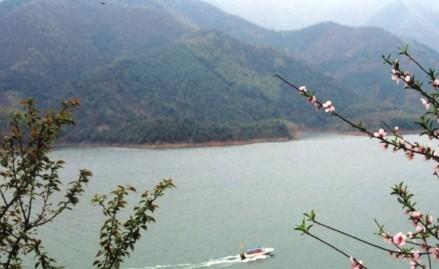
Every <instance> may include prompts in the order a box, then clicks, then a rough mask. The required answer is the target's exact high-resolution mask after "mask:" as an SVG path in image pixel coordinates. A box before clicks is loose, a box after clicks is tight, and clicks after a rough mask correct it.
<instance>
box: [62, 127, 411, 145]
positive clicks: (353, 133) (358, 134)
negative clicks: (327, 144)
mask: <svg viewBox="0 0 439 269" xmlns="http://www.w3.org/2000/svg"><path fill="white" fill-rule="evenodd" d="M406 134H407V135H410V134H417V132H416V131H413V132H407V133H406ZM326 135H337V136H353V137H361V136H364V137H368V136H367V135H365V134H363V133H361V132H357V131H347V132H342V131H317V130H312V131H311V130H304V131H301V132H299V133H298V134H297V135H296V136H294V137H293V138H288V137H280V138H258V139H250V140H231V141H209V142H203V143H191V142H183V143H143V144H124V143H89V142H80V143H68V142H62V143H58V144H56V145H55V147H54V148H69V147H115V148H134V149H135V148H138V149H185V148H206V147H233V146H244V145H252V144H263V143H283V142H290V141H300V140H303V139H309V138H312V137H321V136H326Z"/></svg>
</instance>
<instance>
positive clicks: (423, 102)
mask: <svg viewBox="0 0 439 269" xmlns="http://www.w3.org/2000/svg"><path fill="white" fill-rule="evenodd" d="M420 100H421V102H422V105H423V106H424V108H425V110H429V109H430V103H429V102H428V101H427V100H426V99H424V98H421V99H420Z"/></svg>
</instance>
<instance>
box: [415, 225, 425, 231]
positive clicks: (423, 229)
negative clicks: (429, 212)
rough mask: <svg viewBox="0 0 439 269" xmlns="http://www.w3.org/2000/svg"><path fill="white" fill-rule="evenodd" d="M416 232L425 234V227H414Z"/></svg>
mask: <svg viewBox="0 0 439 269" xmlns="http://www.w3.org/2000/svg"><path fill="white" fill-rule="evenodd" d="M416 232H418V233H423V232H425V227H423V226H419V225H418V226H416Z"/></svg>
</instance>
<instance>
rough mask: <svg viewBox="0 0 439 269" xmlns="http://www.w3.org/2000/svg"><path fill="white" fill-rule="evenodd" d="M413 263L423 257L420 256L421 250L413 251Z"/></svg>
mask: <svg viewBox="0 0 439 269" xmlns="http://www.w3.org/2000/svg"><path fill="white" fill-rule="evenodd" d="M411 254H412V256H411V261H418V260H419V258H420V257H421V255H420V254H419V250H412V251H411Z"/></svg>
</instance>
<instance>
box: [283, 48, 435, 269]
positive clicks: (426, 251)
mask: <svg viewBox="0 0 439 269" xmlns="http://www.w3.org/2000/svg"><path fill="white" fill-rule="evenodd" d="M400 55H402V56H405V57H407V58H408V59H409V60H410V61H411V62H413V63H415V64H416V65H417V67H419V69H420V70H421V71H422V72H423V73H425V74H426V75H427V80H428V81H429V84H430V86H429V87H426V86H425V83H423V81H421V80H418V79H417V78H415V76H414V75H413V74H411V73H410V72H408V71H405V70H402V69H401V66H400V61H399V59H394V58H392V56H390V55H389V56H383V59H384V62H385V63H386V64H389V65H390V66H391V67H392V75H391V78H392V80H393V81H395V82H396V83H398V84H399V83H402V84H403V85H404V88H405V89H407V90H413V91H415V92H416V93H418V94H419V95H420V97H421V98H420V101H421V104H422V105H423V106H424V108H425V112H424V113H423V114H422V115H421V116H420V118H419V120H418V121H417V122H416V124H417V125H418V126H419V127H420V128H421V129H422V131H421V133H420V135H421V136H427V137H428V138H429V139H430V140H432V141H436V140H438V139H439V127H438V126H437V123H438V122H439V92H438V90H439V74H438V72H436V71H435V70H433V69H426V68H424V67H423V66H422V65H421V64H420V63H419V62H418V61H417V60H416V59H415V58H414V57H413V56H412V55H411V54H410V53H409V51H408V47H407V46H406V47H403V48H401V51H400ZM275 77H277V78H279V79H280V80H282V81H283V82H284V83H286V84H287V85H289V86H291V87H292V88H294V89H295V90H296V91H297V92H298V93H299V94H300V95H301V96H303V97H304V98H306V100H307V101H308V102H309V103H310V104H311V105H313V106H314V107H315V108H316V110H317V111H319V110H324V111H325V112H326V113H328V114H330V115H332V116H333V117H336V118H338V119H340V120H342V121H343V122H345V123H346V124H348V125H350V126H351V127H353V128H354V129H356V130H357V131H359V132H361V133H363V134H365V135H367V136H369V137H370V138H373V139H376V140H378V141H379V142H380V143H381V144H382V146H383V147H384V149H387V148H391V149H393V150H394V151H402V152H404V154H405V155H406V157H407V158H408V159H409V160H412V159H413V158H414V157H415V156H422V157H423V158H425V160H429V161H432V162H434V163H435V169H434V172H433V174H434V175H435V176H439V154H438V152H437V151H436V149H435V148H434V146H432V145H423V144H421V143H419V142H417V141H411V140H410V139H408V138H407V137H405V136H404V135H403V134H402V133H401V132H400V130H399V127H398V126H394V127H391V126H389V125H388V124H385V123H383V125H384V127H383V128H381V129H379V130H377V131H371V130H369V129H367V128H366V127H365V126H364V125H363V124H362V123H361V122H360V123H354V122H352V121H351V120H349V119H348V118H346V117H345V116H343V115H341V114H340V113H339V112H337V111H336V108H335V105H334V104H333V103H332V101H331V100H327V101H325V102H323V101H320V100H319V99H318V98H317V97H316V95H315V93H314V92H312V91H309V90H308V89H307V88H306V86H300V87H298V86H296V85H294V84H292V83H291V82H289V81H288V80H286V79H284V78H283V77H281V76H280V75H275ZM391 195H393V196H395V197H396V199H397V201H398V203H399V204H401V206H402V209H403V212H404V214H406V215H407V218H408V220H409V221H410V222H411V223H412V224H413V225H414V229H413V231H408V232H398V233H396V234H390V233H388V232H387V231H386V230H385V229H384V226H383V225H381V224H379V222H378V221H376V220H375V223H376V224H377V226H378V233H377V235H379V236H380V237H382V238H383V239H384V241H385V242H386V243H388V245H387V246H382V245H380V244H376V243H373V242H369V241H366V240H363V239H361V238H359V237H357V236H354V235H351V234H349V233H346V232H344V231H341V230H339V229H337V228H334V227H332V226H329V225H327V224H324V223H322V222H320V221H319V220H318V218H317V216H316V214H315V212H314V210H312V211H311V212H309V213H305V214H304V215H305V217H304V219H303V220H302V222H301V223H300V224H299V225H297V226H296V228H295V230H297V231H299V232H301V233H302V234H303V235H308V236H310V237H312V238H314V239H316V240H318V241H320V242H321V243H323V244H325V245H326V246H328V247H330V248H332V249H333V250H335V251H337V252H338V253H339V254H341V255H343V256H345V257H346V258H347V259H349V260H350V263H351V268H352V269H361V268H367V267H366V265H364V264H363V262H362V261H361V260H359V259H357V258H354V257H352V256H351V255H349V254H348V253H347V252H346V251H344V250H342V249H341V248H339V247H338V246H335V245H333V244H331V243H330V242H328V241H326V240H324V239H322V238H321V237H320V236H318V235H316V234H315V233H313V232H312V228H313V227H314V226H318V227H321V228H324V229H327V230H329V231H332V232H335V233H338V234H341V235H343V236H346V237H348V238H351V239H353V240H356V241H357V242H360V243H362V244H365V245H367V246H370V247H372V248H375V249H377V250H380V251H384V252H387V253H388V254H390V255H391V257H394V258H397V259H402V260H406V261H407V262H408V263H409V265H410V268H411V269H416V268H422V269H426V268H430V269H431V268H433V264H434V263H435V261H436V263H437V262H439V219H434V218H433V217H432V215H430V214H428V213H424V212H421V211H419V209H418V208H417V205H416V202H415V200H414V194H413V193H411V192H410V191H409V190H408V188H407V186H406V185H405V184H404V183H400V184H398V185H395V186H394V187H392V192H391Z"/></svg>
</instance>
